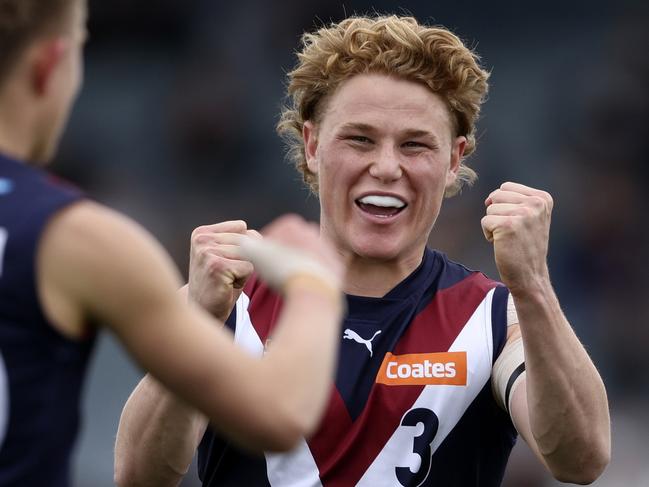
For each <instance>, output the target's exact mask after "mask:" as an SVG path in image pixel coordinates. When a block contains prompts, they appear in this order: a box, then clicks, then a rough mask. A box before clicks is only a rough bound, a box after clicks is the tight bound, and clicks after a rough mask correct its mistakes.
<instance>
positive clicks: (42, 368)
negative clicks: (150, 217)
mask: <svg viewBox="0 0 649 487" xmlns="http://www.w3.org/2000/svg"><path fill="white" fill-rule="evenodd" d="M81 197H82V195H81V194H80V193H79V192H78V191H77V190H76V189H73V188H71V187H69V186H67V185H64V183H62V182H60V181H57V180H55V179H54V178H53V177H52V176H50V175H48V174H47V173H46V172H44V171H41V170H39V169H35V168H32V167H30V166H27V165H25V164H22V163H20V162H18V161H15V160H12V159H9V158H7V157H4V156H2V155H0V357H1V361H0V487H9V486H16V487H18V486H19V487H32V486H34V487H36V486H38V487H46V486H47V487H66V486H68V485H69V462H70V452H71V450H72V447H73V444H74V439H75V437H76V433H77V429H78V423H79V399H80V397H79V396H80V390H81V386H82V381H83V377H84V375H85V370H86V368H87V367H86V366H87V361H88V356H89V354H90V351H91V348H92V343H93V342H94V339H93V338H92V337H89V338H88V339H86V340H83V341H81V342H75V341H71V340H69V339H67V338H65V337H64V336H62V335H61V334H60V333H58V332H57V331H56V330H55V329H54V328H53V327H52V326H51V325H50V323H48V321H47V318H46V317H45V316H44V314H43V309H42V308H41V305H40V303H39V299H38V295H37V282H36V268H35V267H36V252H37V247H38V242H39V240H40V238H41V235H42V232H43V229H44V228H45V226H46V225H47V222H48V220H49V219H50V217H51V216H52V215H54V214H55V213H56V212H57V211H58V210H60V209H62V208H63V207H65V206H67V205H69V204H71V203H73V202H75V201H78V200H79V199H80V198H81Z"/></svg>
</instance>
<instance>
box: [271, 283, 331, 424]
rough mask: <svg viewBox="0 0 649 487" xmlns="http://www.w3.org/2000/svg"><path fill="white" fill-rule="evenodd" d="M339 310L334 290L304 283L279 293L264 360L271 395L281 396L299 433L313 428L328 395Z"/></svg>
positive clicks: (285, 408)
mask: <svg viewBox="0 0 649 487" xmlns="http://www.w3.org/2000/svg"><path fill="white" fill-rule="evenodd" d="M296 284H299V283H296ZM342 313H343V304H342V295H340V294H339V293H337V292H336V293H331V294H328V293H325V294H323V293H322V292H320V290H314V289H310V288H309V286H308V285H307V286H305V287H301V286H300V287H298V286H295V287H293V289H292V290H291V291H290V292H289V293H288V294H287V295H286V296H285V302H284V307H283V311H282V315H281V317H280V320H279V323H278V326H277V328H276V331H275V333H274V334H273V337H272V344H271V345H270V348H269V353H268V354H267V356H266V359H267V365H268V372H269V375H270V376H272V377H273V378H274V380H275V381H276V382H277V383H278V384H277V387H278V388H279V390H278V391H277V393H276V394H275V398H274V399H281V400H282V403H283V404H282V409H283V411H284V413H285V414H287V415H289V416H291V417H293V418H299V424H298V425H297V426H298V427H299V429H300V430H302V431H301V433H300V434H301V436H303V435H304V434H305V433H309V432H311V431H313V430H314V429H315V427H316V426H317V424H318V422H319V419H320V416H321V414H322V412H323V410H324V407H325V406H326V401H327V399H328V398H329V394H330V392H331V384H332V380H333V373H334V366H335V363H336V357H337V353H336V347H337V344H338V340H339V334H340V323H341V322H342ZM279 391H281V393H280V392H279Z"/></svg>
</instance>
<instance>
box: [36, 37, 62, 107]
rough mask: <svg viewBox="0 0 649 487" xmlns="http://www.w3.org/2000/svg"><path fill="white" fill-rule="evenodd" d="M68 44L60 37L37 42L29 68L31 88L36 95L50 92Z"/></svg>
mask: <svg viewBox="0 0 649 487" xmlns="http://www.w3.org/2000/svg"><path fill="white" fill-rule="evenodd" d="M67 48H68V43H67V42H66V40H65V39H63V38H61V37H55V38H48V39H44V40H41V41H39V42H38V43H37V44H36V45H35V47H34V50H35V51H34V61H33V62H32V66H31V79H32V88H33V89H34V91H35V92H36V94H38V95H44V94H46V93H48V91H49V90H50V86H51V84H52V80H53V79H54V74H55V73H56V69H57V67H58V66H59V65H60V64H61V62H62V61H63V58H64V55H65V51H66V49H67Z"/></svg>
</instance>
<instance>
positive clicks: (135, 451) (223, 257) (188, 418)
mask: <svg viewBox="0 0 649 487" xmlns="http://www.w3.org/2000/svg"><path fill="white" fill-rule="evenodd" d="M242 235H249V236H251V237H257V238H260V236H259V234H258V233H257V232H255V231H254V230H248V228H247V225H246V223H245V222H243V221H240V220H236V221H226V222H221V223H217V224H214V225H205V226H201V227H198V228H196V229H195V230H194V231H193V232H192V237H191V247H190V261H189V262H190V263H189V284H188V285H187V286H184V287H183V288H182V289H181V293H182V295H183V296H184V297H185V299H190V300H191V301H192V302H193V303H196V304H197V305H199V306H201V307H202V308H203V309H205V310H207V311H209V312H210V313H211V314H212V315H214V316H216V317H217V318H220V319H221V320H225V319H226V318H227V316H228V315H229V314H230V312H231V311H232V308H233V306H234V304H235V301H236V299H237V298H238V297H239V295H240V294H241V289H242V287H243V285H244V283H245V282H246V280H247V279H248V277H249V276H250V275H251V274H252V272H253V267H252V264H251V263H250V262H248V261H246V260H243V259H241V258H240V256H239V255H238V252H237V248H238V246H239V245H238V238H240V237H241V236H242ZM206 427H207V418H206V417H205V416H204V415H203V414H201V413H200V412H198V411H197V410H196V409H195V408H192V407H190V406H188V405H187V404H186V403H185V402H184V401H182V400H181V399H179V398H178V397H176V396H175V395H174V394H172V393H170V392H169V391H168V390H167V389H166V388H165V387H163V386H162V385H161V384H160V383H159V382H158V381H156V380H155V379H154V378H153V377H151V375H150V374H147V375H146V376H145V377H144V378H143V379H142V380H141V381H140V383H139V384H138V385H137V387H136V388H135V390H134V391H133V393H132V394H131V396H130V397H129V399H128V401H127V402H126V404H125V405H124V410H123V411H122V415H121V417H120V423H119V429H118V432H117V438H116V443H115V478H116V479H117V480H119V481H120V482H121V483H120V484H119V485H121V486H138V485H151V486H153V485H155V486H157V487H172V486H176V485H178V484H179V483H180V481H181V480H182V477H183V476H184V475H185V473H186V472H187V470H188V469H189V465H190V464H191V461H192V458H193V456H194V453H195V451H196V448H197V447H198V444H199V442H200V440H201V438H202V436H203V434H204V432H205V429H206Z"/></svg>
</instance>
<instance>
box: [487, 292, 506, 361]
mask: <svg viewBox="0 0 649 487" xmlns="http://www.w3.org/2000/svg"><path fill="white" fill-rule="evenodd" d="M507 296H509V291H508V289H507V288H506V287H504V286H498V287H497V288H496V289H494V294H493V298H492V300H491V334H492V337H493V354H492V357H491V364H492V365H493V364H494V363H496V360H497V359H498V356H499V355H500V352H502V350H503V347H504V346H505V342H506V341H507Z"/></svg>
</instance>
